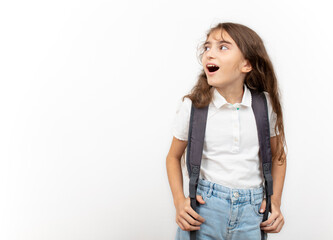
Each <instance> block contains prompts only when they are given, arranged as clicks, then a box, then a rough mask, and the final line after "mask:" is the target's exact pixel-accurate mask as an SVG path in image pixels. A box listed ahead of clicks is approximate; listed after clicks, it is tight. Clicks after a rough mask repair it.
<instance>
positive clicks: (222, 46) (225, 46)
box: [220, 45, 228, 49]
mask: <svg viewBox="0 0 333 240" xmlns="http://www.w3.org/2000/svg"><path fill="white" fill-rule="evenodd" d="M221 47H225V48H226V49H228V48H227V47H226V46H224V45H221ZM221 47H220V48H221Z"/></svg>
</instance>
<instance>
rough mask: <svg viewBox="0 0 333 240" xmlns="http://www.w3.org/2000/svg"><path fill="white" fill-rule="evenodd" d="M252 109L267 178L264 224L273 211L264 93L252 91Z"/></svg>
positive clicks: (263, 237) (268, 136) (267, 121)
mask: <svg viewBox="0 0 333 240" xmlns="http://www.w3.org/2000/svg"><path fill="white" fill-rule="evenodd" d="M251 95H252V109H253V112H254V116H255V119H256V123H257V128H258V129H257V130H258V138H259V146H260V150H259V153H260V157H261V161H262V169H263V175H264V177H265V192H266V209H265V213H264V217H263V220H262V221H263V222H264V221H266V220H267V218H268V213H269V212H270V211H271V195H273V178H272V173H271V171H272V151H271V142H270V126H269V118H268V109H267V99H266V97H265V95H264V93H263V92H261V93H258V92H254V91H253V90H251ZM266 237H267V233H265V232H264V231H262V230H261V239H262V240H264V239H266Z"/></svg>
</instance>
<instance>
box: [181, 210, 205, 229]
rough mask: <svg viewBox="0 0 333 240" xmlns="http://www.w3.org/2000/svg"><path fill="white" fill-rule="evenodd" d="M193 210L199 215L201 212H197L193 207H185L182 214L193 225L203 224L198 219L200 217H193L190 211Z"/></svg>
mask: <svg viewBox="0 0 333 240" xmlns="http://www.w3.org/2000/svg"><path fill="white" fill-rule="evenodd" d="M191 210H192V211H193V212H194V213H195V214H196V215H198V216H199V214H197V213H196V212H195V211H194V210H193V209H192V208H190V209H187V208H186V209H185V212H184V213H183V214H182V217H183V218H184V219H185V220H186V221H187V222H188V223H189V224H191V225H193V226H195V225H197V226H200V225H201V223H202V222H201V221H198V219H196V218H194V217H192V216H193V215H192V214H191V213H190V211H191Z"/></svg>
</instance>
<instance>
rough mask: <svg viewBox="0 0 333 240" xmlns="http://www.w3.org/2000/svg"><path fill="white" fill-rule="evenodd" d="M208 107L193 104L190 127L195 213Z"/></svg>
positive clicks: (191, 192)
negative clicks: (198, 106) (197, 106)
mask: <svg viewBox="0 0 333 240" xmlns="http://www.w3.org/2000/svg"><path fill="white" fill-rule="evenodd" d="M208 107H209V105H208V106H206V107H204V108H196V107H195V106H194V104H193V103H192V107H191V117H190V124H189V125H190V126H189V133H188V142H187V155H186V156H187V171H188V174H189V177H190V184H189V185H190V189H189V196H190V199H191V207H192V209H193V210H194V211H195V210H196V207H197V200H196V195H197V186H198V180H199V176H200V165H201V158H202V150H203V144H204V138H205V131H206V122H207V113H208ZM190 239H191V240H195V239H196V231H190Z"/></svg>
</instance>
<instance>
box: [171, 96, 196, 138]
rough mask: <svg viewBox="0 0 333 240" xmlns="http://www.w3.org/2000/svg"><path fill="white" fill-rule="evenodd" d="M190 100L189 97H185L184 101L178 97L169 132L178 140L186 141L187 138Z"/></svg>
mask: <svg viewBox="0 0 333 240" xmlns="http://www.w3.org/2000/svg"><path fill="white" fill-rule="evenodd" d="M191 107H192V101H191V99H189V98H187V97H186V98H185V99H184V101H182V99H180V102H179V103H178V107H177V110H176V115H175V117H174V120H173V123H172V127H171V132H172V135H173V136H174V137H176V138H178V139H179V140H182V141H187V139H188V128H189V122H190V116H191Z"/></svg>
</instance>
